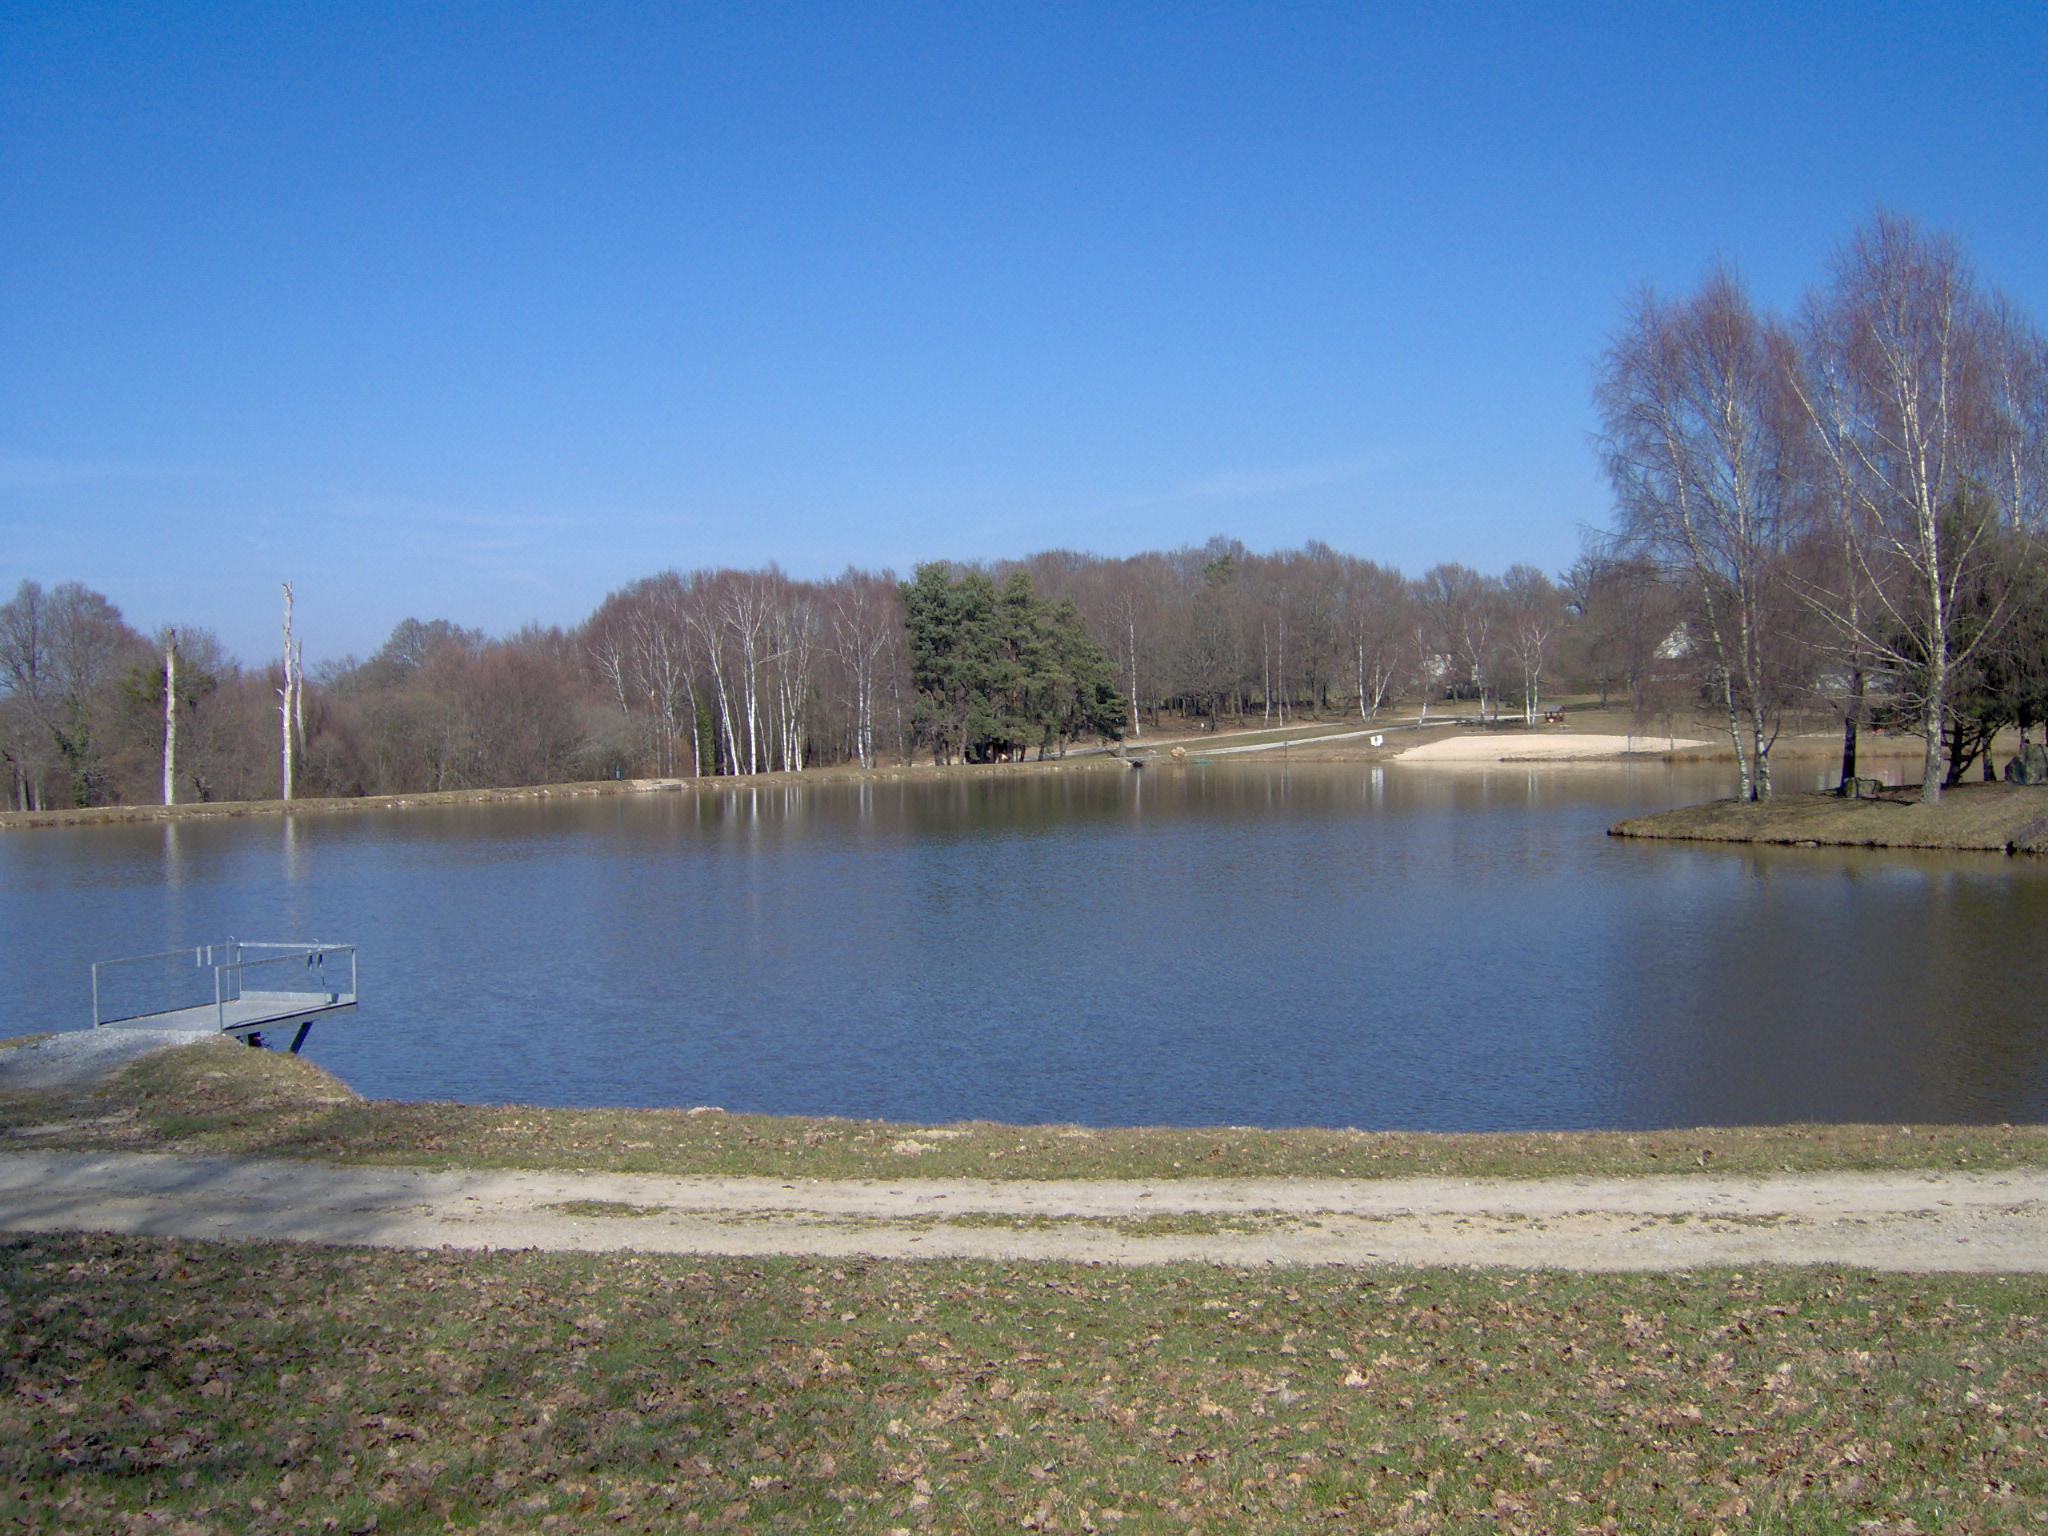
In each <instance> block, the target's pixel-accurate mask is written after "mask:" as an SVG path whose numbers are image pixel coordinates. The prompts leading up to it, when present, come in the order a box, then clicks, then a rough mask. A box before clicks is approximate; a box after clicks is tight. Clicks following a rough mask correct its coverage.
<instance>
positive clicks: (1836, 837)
mask: <svg viewBox="0 0 2048 1536" xmlns="http://www.w3.org/2000/svg"><path fill="white" fill-rule="evenodd" d="M1608 830H1609V832H1610V833H1611V835H1613V836H1615V837H1655V838H1673V839H1680V840H1686V841H1692V842H1707V843H1777V844H1786V845H1791V846H1794V847H1806V846H1819V847H1834V848H1930V849H1942V850H1949V851H1959V852H1969V851H1981V852H1985V853H2048V788H2044V787H2041V786H2036V785H2022V784H1958V785H1955V786H1953V787H1951V788H1949V789H1947V790H1944V791H1943V793H1942V797H1941V799H1940V801H1938V802H1937V803H1935V804H1933V805H1923V804H1922V803H1921V802H1920V790H1919V787H1918V786H1917V785H1911V786H1907V787H1905V788H1902V789H1891V790H1886V791H1885V792H1883V793H1882V794H1880V795H1878V796H1876V797H1875V798H1871V799H1864V800H1845V799H1843V798H1841V797H1840V796H1839V795H1835V794H1832V793H1820V794H1795V795H1777V796H1775V797H1773V798H1772V799H1769V800H1757V801H1743V800H1714V801H1710V802H1708V803H1707V804H1705V805H1689V806H1683V807H1681V808H1679V809H1678V810H1674V811H1660V812H1659V813H1657V814H1656V815H1654V816H1637V817H1633V818H1631V819H1630V820H1627V821H1622V822H1617V823H1616V824H1615V825H1614V826H1613V827H1611V828H1609V829H1608Z"/></svg>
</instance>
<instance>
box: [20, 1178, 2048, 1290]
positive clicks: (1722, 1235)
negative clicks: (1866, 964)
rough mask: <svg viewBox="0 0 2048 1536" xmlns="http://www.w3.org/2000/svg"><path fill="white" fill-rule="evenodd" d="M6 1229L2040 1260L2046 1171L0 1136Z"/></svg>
mask: <svg viewBox="0 0 2048 1536" xmlns="http://www.w3.org/2000/svg"><path fill="white" fill-rule="evenodd" d="M0 1228H9V1229H14V1230H21V1231H52V1230H64V1229H78V1228H85V1229H90V1230H96V1231H108V1232H131V1233H151V1234H157V1235H165V1236H180V1237H201V1238H237V1239H295V1240H299V1241H308V1242H322V1243H342V1244H365V1245H377V1246H388V1247H441V1246H444V1245H446V1246H452V1247H457V1248H476V1249H489V1248H555V1249H586V1250H604V1249H636V1250H641V1251H646V1252H668V1253H705V1254H713V1253H715V1254H769V1253H778V1254H814V1255H846V1256H852V1255H872V1256H876V1257H886V1258H920V1257H921V1258H980V1259H1062V1260H1071V1261H1083V1262H1086V1261H1097V1262H1104V1263H1112V1264H1148V1263H1164V1262H1169V1261H1179V1260H1193V1261H1202V1262H1210V1263H1225V1264H1359V1265H1370V1264H1460V1265H1493V1266H1506V1267H1510V1268H1515V1269H1576V1270H1663V1269H1685V1268H1692V1267H1695V1266H1706V1265H1736V1266H1742V1265H1753V1264H1766V1263H1775V1264H1840V1265H1854V1266H1861V1267H1868V1268H1872V1269H1889V1270H1908V1271H1935V1270H1967V1271H2007V1272H2028V1273H2048V1170H2038V1169H2028V1170H2020V1171H2014V1172H2008V1173H1994V1174H1935V1173H1841V1174H1829V1175H1787V1176H1783V1177H1774V1178H1768V1179H1742V1178H1717V1177H1712V1176H1697V1177H1668V1178H1656V1179H1612V1180H1599V1179H1552V1180H1535V1179H1531V1180H1500V1181H1481V1180H1468V1179H1389V1180H1383V1181H1373V1180H1309V1179H1302V1180H1283V1179H1270V1180H1264V1179H1246V1180H1223V1181H1196V1180H1188V1181H1178V1180H1173V1181H1159V1182H1150V1183H1147V1182H1141V1181H1129V1180H1102V1181H1080V1180H1076V1181H1044V1182H1032V1181H1013V1182H999V1181H982V1180H950V1179H901V1180H893V1181H879V1180H874V1181H869V1180H859V1181H842V1182H827V1181H795V1182H788V1183H782V1182H776V1181H773V1180H764V1179H719V1178H660V1177H650V1176H632V1175H611V1174H604V1175H599V1174H572V1173H532V1172H499V1171H471V1170H450V1171H436V1170H428V1169H417V1168H376V1167H356V1166H346V1167H344V1166H334V1165H327V1164H318V1163H309V1162H299V1161H292V1160H281V1159H280V1160H262V1159H253V1158H251V1159H209V1158H184V1157H165V1156H153V1155H144V1154H134V1153H119V1154H102V1153H65V1152H45V1153H36V1152H22V1153H8V1154H0Z"/></svg>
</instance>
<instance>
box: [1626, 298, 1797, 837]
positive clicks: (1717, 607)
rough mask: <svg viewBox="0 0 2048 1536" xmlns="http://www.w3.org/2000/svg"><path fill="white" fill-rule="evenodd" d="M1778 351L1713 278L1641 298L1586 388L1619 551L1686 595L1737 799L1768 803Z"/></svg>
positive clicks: (1776, 565)
mask: <svg viewBox="0 0 2048 1536" xmlns="http://www.w3.org/2000/svg"><path fill="white" fill-rule="evenodd" d="M1779 351H1780V349H1779V347H1778V345H1777V343H1776V342H1775V340H1774V337H1773V334H1772V328H1771V326H1770V325H1769V324H1768V323H1767V322H1766V321H1765V320H1763V319H1762V318H1761V317H1760V316H1759V315H1758V314H1757V313H1756V311H1755V310H1754V309H1753V308H1752V307H1751V305H1750V302H1749V298H1748V295H1747V294H1745V293H1744V292H1743V290H1742V286H1741V284H1740V283H1739V282H1737V280H1736V279H1735V277H1734V276H1733V275H1732V274H1731V273H1730V272H1728V271H1727V270H1726V269H1725V268H1716V269H1714V270H1713V271H1711V272H1710V273H1709V274H1708V276H1707V278H1706V281H1705V282H1704V283H1702V284H1701V286H1700V289H1699V291H1698V292H1697V293H1695V294H1694V295H1693V296H1691V297H1690V298H1686V299H1680V300H1676V301H1664V300H1660V299H1658V298H1657V297H1656V296H1655V295H1653V294H1651V293H1648V292H1644V293H1642V294H1640V295H1638V297H1637V298H1636V299H1635V301H1634V303H1633V304H1632V305H1631V307H1630V312H1629V315H1628V318H1627V320H1626V321H1625V323H1624V325H1623V327H1622V330H1621V333H1620V335H1618V336H1617V337H1616V339H1615V341H1614V343H1613V345H1612V346H1610V347H1609V348H1608V351H1607V354H1606V357H1605V359H1604V360H1603V364H1602V368H1601V374H1600V380H1599V384H1598V387H1597V389H1596V391H1595V399H1596V401H1597V403H1598V406H1599V409H1600V414H1601V419H1602V425H1603V435H1602V449H1603V454H1604V457H1605V459H1606V461H1607V472H1608V477H1609V479H1610V480H1611V481H1612V483H1613V486H1614V492H1615V499H1616V502H1617V505H1618V510H1619V513H1620V518H1621V529H1620V539H1621V545H1622V548H1623V549H1624V550H1625V551H1626V552H1629V553H1632V554H1635V555H1637V556H1639V557H1640V558H1642V559H1643V560H1645V561H1647V562H1649V564H1650V565H1651V566H1652V567H1653V568H1654V569H1655V570H1657V571H1658V573H1659V574H1660V575H1661V576H1662V577H1663V578H1664V579H1666V580H1668V581H1670V582H1671V583H1672V584H1673V586H1674V587H1675V588H1676V589H1677V590H1679V591H1681V592H1683V593H1684V595H1685V597H1686V600H1687V607H1688V610H1689V614H1688V616H1689V618H1690V619H1691V620H1692V621H1693V622H1694V623H1695V624H1696V625H1697V628H1698V633H1699V636H1700V638H1701V639H1702V640H1703V641H1704V643H1705V646H1706V648H1707V654H1708V657H1709V659H1710V663H1711V667H1712V680H1711V682H1712V686H1713V688H1714V691H1715V693H1716V695H1717V698H1718V702H1719V704H1720V706H1721V708H1722V711H1723V712H1724V714H1725V716H1726V719H1727V726H1728V735H1729V739H1730V741H1731V743H1732V744H1733V746H1734V748H1735V757H1736V762H1737V764H1738V765H1739V767H1740V770H1741V778H1742V796H1743V798H1744V799H1746V800H1749V799H1764V798H1767V797H1768V796H1769V795H1770V793H1771V757H1770V754H1771V746H1772V744H1773V743H1774V741H1775V740H1776V737H1777V734H1778V729H1779V725H1780V723H1781V720H1782V713H1783V709H1784V705H1785V701H1786V698H1787V695H1788V679H1787V678H1786V677H1785V676H1784V672H1785V665H1786V664H1785V660H1784V658H1783V656H1782V654H1781V652H1780V649H1779V647H1778V646H1777V645H1776V644H1775V641H1776V640H1777V639H1778V634H1777V633H1776V632H1775V631H1774V627H1773V623H1774V620H1775V619H1778V618H1780V617H1781V616H1782V612H1783V610H1784V609H1785V608H1786V607H1787V606H1788V604H1787V602H1786V595H1787V592H1788V587H1787V583H1786V572H1785V554H1786V550H1787V546H1788V543H1789V541H1790V537H1791V533H1792V516H1791V507H1790V498H1789V495H1788V492H1789V490H1790V486H1791V481H1790V479H1789V476H1788V464H1787V451H1786V447H1785V435H1784V430H1783V428H1784V423H1785V420H1786V412H1785V400H1784V386H1783V382H1782V370H1781V369H1780V367H1779V366H1778V362H1777V359H1778V356H1779Z"/></svg>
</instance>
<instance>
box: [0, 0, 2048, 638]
mask: <svg viewBox="0 0 2048 1536" xmlns="http://www.w3.org/2000/svg"><path fill="white" fill-rule="evenodd" d="M2044 162H2048V10H2043V9H2040V8H2021V7H1999V6H1992V5H1970V6H1951V7H1943V8H1935V7H1897V6H1870V5H1858V6H1840V7H1799V6H1785V5H1771V6H1763V5H1758V6H1745V7H1729V6H1712V5H1690V4H1689V5H1684V6H1677V5H1672V6H1658V5H1652V6H1643V5H1616V6H1575V7H1557V6H1529V7H1499V6H1451V5H1443V6H1387V7H1375V6H1362V5H1354V6H1315V5H1282V4H1265V5H1199V4H1194V3H1179V4H1165V5H1157V6H1153V5H1102V4H1091V5H1050V4H1048V5H1005V6H993V7H981V6H970V5H964V4H954V5H930V6H901V5H886V4H846V5H781V6H774V5H767V4H757V5H720V4H695V5H685V4H680V3H678V4H669V5H602V4H595V3H582V4H564V5H560V6H537V5H513V4H476V5H421V4H404V5H391V6H379V5H374V4H367V3H362V4H351V5H347V6H313V5H285V4H280V5H266V6H250V7H237V6H228V5H206V4H199V3H185V4H169V5H156V6H152V5H122V6H112V5H97V4H92V3H89V0H87V3H78V0H74V3H70V4H64V5H49V6H44V5H36V4H27V3H21V0H0V364H4V366H0V589H4V590H6V591H12V589H13V587H14V585H15V583H16V582H18V581H19V580H21V579H22V578H23V577H33V578H35V579H38V580H41V581H43V582H45V583H54V582H57V581H62V580H78V581H83V582H85V583H87V584H88V585H91V586H94V587H97V588H99V589H100V590H102V591H104V592H106V593H107V594H108V595H109V596H111V597H112V598H113V599H114V600H115V601H116V602H118V603H119V604H120V605H121V606H122V608H123V609H124V610H125V611H126V613H127V614H128V616H129V618H130V619H131V621H132V622H134V623H136V624H137V625H138V626H140V627H143V628H154V627H155V626H156V625H159V624H162V623H165V622H171V621H176V622H181V623H192V624H205V625H209V626H211V627H213V628H214V629H216V630H217V631H219V633H220V634H221V635H222V637H223V638H224V639H225V640H226V641H227V642H228V643H229V645H230V646H231V647H232V648H233V649H235V650H236V651H238V652H239V653H240V654H242V655H243V656H244V657H245V658H247V659H251V660H254V659H258V658H260V657H261V656H263V655H265V654H268V653H269V652H270V651H271V650H272V649H274V640H273V638H272V637H273V636H274V634H275V625H276V608H277V601H276V599H277V585H276V584H277V582H278V581H279V580H281V579H283V578H285V577H291V578H292V579H293V580H294V581H295V582H296V583H297V587H298V593H299V604H298V609H299V618H300V626H301V633H302V634H303V635H304V636H305V637H306V639H307V649H308V654H309V656H333V655H336V654H339V653H342V652H347V651H356V652H365V651H368V650H370V649H373V648H374V647H375V646H376V645H377V644H378V643H379V641H380V640H381V638H382V636H383V635H384V634H385V633H386V632H388V630H389V629H390V627H391V626H392V624H394V623H395V622H397V621H398V620H399V619H401V618H404V617H406V616H408V615H414V616H418V617H422V618H428V617H445V618H450V619H454V620H456V621H457V622H459V623H462V624H465V625H475V626H480V627H482V628H485V629H488V630H491V631H494V632H496V631H503V630H507V629H511V628H514V627H517V626H518V625H520V624H522V623H525V622H527V621H529V620H539V621H541V622H546V623H572V622H574V621H576V620H577V619H579V618H581V617H582V616H583V615H584V614H585V613H587V612H588V611H589V609H590V608H591V607H592V606H593V605H594V604H595V603H596V602H597V601H598V599H600V598H601V597H602V596H603V595H604V593H605V592H607V591H608V590H610V589H611V588H613V587H615V586H617V585H619V584H621V583H623V582H625V581H628V580H630V579H632V578H634V577H636V576H639V575H642V574H646V573H649V572H652V571H655V570H658V569H661V568H662V567H665V566H669V565H677V566H682V567H685V568H687V567H690V566H693V565H699V564H722V563H734V564H742V565H753V564H759V563H762V562H765V561H768V560H771V559H773V560H777V561H780V562H781V563H782V564H783V565H784V567H785V568H787V569H789V570H791V571H793V572H795V573H797V574H799V575H822V574H827V573H830V572H832V571H835V570H837V569H839V568H841V567H843V566H844V565H846V564H848V563H849V562H851V563H857V564H862V565H883V564H889V565H894V566H896V567H897V568H898V569H907V567H908V566H909V565H911V564H912V563H914V562H916V561H919V560H925V559H932V558H939V557H954V558H969V559H971V558H983V557H996V556H1001V555H1012V554H1024V553H1028V552H1030V551H1033V550H1037V549H1042V548H1048V547H1053V546H1066V547H1072V548H1080V549H1089V550H1095V551H1098V552H1101V553H1104V554H1124V553H1129V552H1132V551H1134V550H1139V549H1146V548H1155V547H1161V546H1170V545H1176V544H1181V543H1187V542H1200V541H1201V540H1203V539H1205V538H1207V537H1208V536H1209V535H1211V534H1213V533H1218V532H1227V533H1231V534H1234V535H1236V536H1238V537H1240V538H1243V539H1244V540H1246V542H1248V543H1250V544H1252V545H1253V546H1254V547H1258V548H1265V547H1272V546H1280V545H1295V544H1298V543H1300V542H1301V541H1302V540H1304V539H1309V538H1317V539H1323V540H1326V541H1328V542H1329V543H1331V544H1334V545H1336V546H1337V547H1339V548H1341V549H1346V550H1351V551H1355V552H1357V553H1360V554H1364V555H1369V556H1372V557H1375V558H1378V559H1382V560H1385V561H1388V562H1391V563H1394V564H1397V565H1400V566H1402V567H1403V568H1405V569H1407V570H1409V571H1410V572H1411V573H1412V572H1417V571H1420V570H1421V569H1422V568H1424V567H1426V566H1427V565H1429V564H1431V563H1433V562H1435V561H1437V560H1446V559H1455V560H1463V561H1465V562H1467V563H1469V564H1473V565H1477V566H1481V567H1484V568H1488V569H1499V568H1501V567H1503V566H1505V565H1507V564H1509V563H1511V562H1514V561H1520V560H1529V561H1534V562H1536V563H1538V564H1540V565H1543V566H1545V567H1548V568H1551V569H1558V568H1561V567H1563V566H1564V565H1566V564H1568V563H1569V562H1570V561H1571V559H1572V558H1573V556H1574V555H1575V553H1576V552H1577V549H1578V544H1579V537H1580V529H1581V528H1582V527H1583V526H1585V525H1587V524H1592V523H1598V522H1599V521H1600V520H1601V519H1602V518H1603V517H1604V516H1605V512H1606V506H1607V500H1606V495H1605V491H1604V488H1603V486H1602V485H1601V483H1600V480H1599V477H1598V474H1597V470H1596V466H1595V463H1594V459H1593V456H1592V454H1591V452H1590V450H1589V448H1588V446H1587V435H1588V433H1589V432H1590V430H1591V428H1592V425H1593V422H1592V414H1591V409H1590V406H1589V404H1588V390H1589V380H1590V370H1591V366H1592V363H1593V360H1594V358H1595V357H1596V356H1597V354H1598V353H1599V351H1600V348H1601V346H1602V345H1603V341H1604V338H1605V336H1606V333H1607V331H1608V329H1609V328H1610V327H1611V325H1612V324H1613V322H1614V319H1615V316H1616V314H1617V312H1618V309H1619V305H1620V301H1621V299H1622V297H1623V295H1624V294H1625V293H1626V292H1627V291H1628V290H1629V289H1630V288H1631V287H1633V286H1634V285H1636V284H1638V283H1642V282H1651V283H1654V284H1657V285H1659V286H1661V287H1674V286H1683V285H1686V284H1690V283H1691V282H1693V281H1695V280H1696V279H1697V277H1698V276H1699V274H1700V272H1701V271H1702V269H1703V268H1704V267H1705V266H1706V264H1707V263H1708V262H1709V261H1711V260H1713V259H1715V258H1716V257H1722V258H1726V259H1728V260H1730V261H1732V262H1734V263H1735V264H1736V265H1737V266H1738V267H1739V268H1740V269H1741V270H1742V271H1743V272H1744V273H1745V274H1746V275H1747V276H1748V278H1749V280H1750V282H1751V283H1752V285H1753V286H1754V288H1755V289H1756V291H1757V293H1758V295H1759V296H1760V297H1761V298H1762V299H1763V300H1765V301H1766V302H1769V303H1775V304H1790V303H1792V302H1794V301H1796V299H1797V297H1798V295H1799V294H1800V292H1801V291H1802V290H1803V289H1804V288H1805V287H1806V286H1807V285H1809V284H1811V283H1814V282H1816V281H1818V280H1820V279H1821V278H1822V277H1823V276H1824V274H1825V270H1826V263H1827V259H1828V255H1829V252H1830V251H1831V250H1832V249H1833V248H1834V247H1835V246H1836V245H1837V244H1838V243H1839V242H1840V241H1841V240H1842V239H1843V238H1844V236H1846V235H1847V234H1848V232H1849V231H1850V229H1851V228H1852V227H1853V226H1854V224H1855V223H1856V222H1857V221H1858V220H1859V219H1860V218H1862V217H1863V216H1865V215H1866V214H1867V213H1868V212H1869V211H1870V210H1871V209H1872V208H1873V207H1875V206H1878V205H1880V204H1882V205H1884V206H1887V207H1891V208H1894V209H1897V210H1900V211H1902V212H1906V213H1910V214H1912V215H1914V216H1915V217H1917V218H1919V219H1921V220H1923V221H1924V222H1926V223H1927V224H1929V225H1932V226H1934V227H1937V228H1940V229H1944V230H1947V231H1950V232H1952V233H1954V234H1956V235H1958V236H1959V237H1961V239H1962V240H1963V241H1964V242H1965V244H1966V246H1967V247H1968V249H1969V250H1970V252H1971V254H1972V255H1973V257H1974V258H1975V260H1976V261H1977V263H1978V265H1979V267H1980V269H1981V270H1982V271H1983V272H1984V274H1985V275H1986V276H1987V277H1988V278H1989V279H1991V280H1992V281H1994V282H1996V283H1997V284H1999V285H2000V286H2002V287H2004V288H2005V289H2006V290H2007V291H2008V292H2009V293H2011V294H2012V295H2013V296H2014V297H2015V298H2016V299H2018V300H2019V301H2020V302H2021V303H2023V304H2024V305H2026V306H2027V307H2029V308H2030V309H2032V310H2033V311H2034V313H2035V314H2036V315H2037V317H2039V316H2044V315H2048V239H2044V236H2048V174H2044V173H2048V163H2044Z"/></svg>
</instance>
